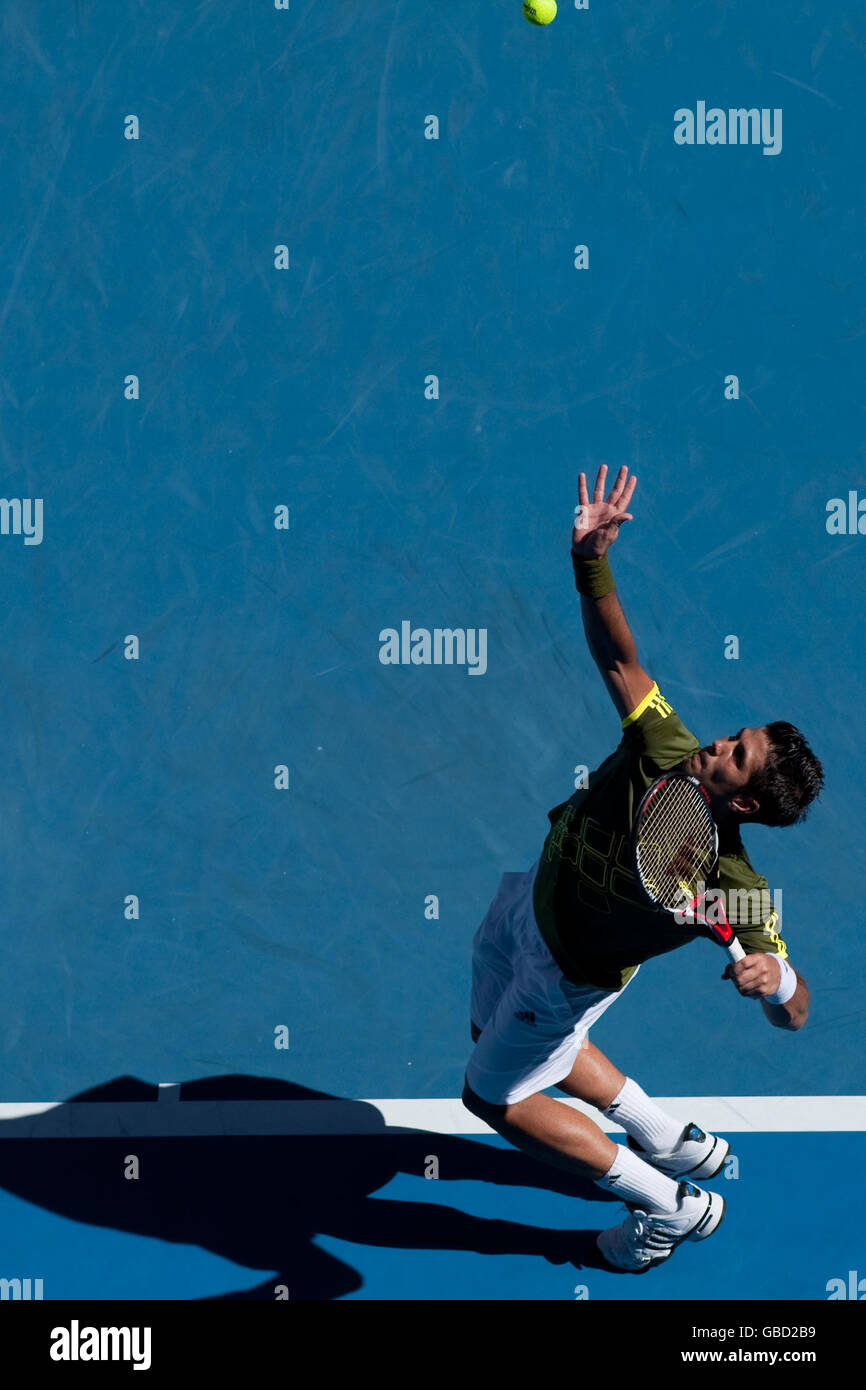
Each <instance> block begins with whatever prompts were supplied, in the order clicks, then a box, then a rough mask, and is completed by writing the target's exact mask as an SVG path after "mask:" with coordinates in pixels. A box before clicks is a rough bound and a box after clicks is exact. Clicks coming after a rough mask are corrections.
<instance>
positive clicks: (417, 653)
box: [379, 619, 487, 676]
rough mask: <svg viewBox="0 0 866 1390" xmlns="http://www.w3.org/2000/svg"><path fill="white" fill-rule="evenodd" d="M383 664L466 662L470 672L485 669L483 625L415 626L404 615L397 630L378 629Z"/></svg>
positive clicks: (389, 628)
mask: <svg viewBox="0 0 866 1390" xmlns="http://www.w3.org/2000/svg"><path fill="white" fill-rule="evenodd" d="M379 660H380V661H381V663H382V665H383V666H466V667H468V670H469V675H470V676H483V675H484V673H485V671H486V670H487V628H486V627H477V628H476V627H466V628H464V627H434V628H432V629H431V628H427V627H414V628H413V626H412V624H411V623H410V622H409V621H408V619H404V620H403V622H402V623H401V624H400V631H399V632H398V631H397V629H396V628H395V627H384V628H383V629H382V631H381V632H380V633H379Z"/></svg>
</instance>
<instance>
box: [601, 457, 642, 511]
mask: <svg viewBox="0 0 866 1390" xmlns="http://www.w3.org/2000/svg"><path fill="white" fill-rule="evenodd" d="M636 487H637V478H636V477H635V476H634V475H633V474H632V476H631V477H629V475H628V464H625V463H624V464H623V465H622V468H621V469H620V470H619V472H618V473H617V475H616V482H615V483H614V485H613V487H612V488H611V490H610V496H609V497H608V499H607V500H608V502H610V504H611V506H614V507H623V508H625V507H627V506H628V504H629V502H630V501H631V499H632V496H633V494H634V490H635V488H636Z"/></svg>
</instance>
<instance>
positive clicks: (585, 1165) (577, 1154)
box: [463, 1081, 618, 1179]
mask: <svg viewBox="0 0 866 1390" xmlns="http://www.w3.org/2000/svg"><path fill="white" fill-rule="evenodd" d="M463 1104H464V1105H465V1106H466V1108H467V1110H470V1111H471V1112H472V1114H473V1115H477V1116H478V1118H479V1119H482V1120H484V1122H485V1124H488V1125H490V1128H491V1129H495V1130H496V1133H497V1134H501V1135H502V1137H503V1139H507V1140H508V1142H509V1144H513V1145H514V1147H515V1148H516V1149H521V1150H522V1151H523V1152H524V1153H528V1154H531V1155H532V1156H533V1158H539V1159H541V1160H542V1162H544V1163H550V1164H552V1165H553V1166H554V1167H556V1168H563V1169H565V1171H566V1172H570V1173H574V1174H576V1175H579V1176H582V1177H590V1178H594V1179H598V1178H600V1177H602V1176H603V1175H604V1174H605V1173H606V1172H607V1171H608V1169H609V1168H610V1166H611V1164H612V1163H613V1161H614V1159H615V1158H616V1155H617V1147H618V1146H617V1145H616V1144H614V1143H613V1141H612V1140H611V1139H609V1138H608V1137H607V1135H606V1134H605V1133H604V1131H603V1130H602V1129H600V1128H599V1126H598V1125H597V1124H595V1123H594V1122H593V1121H592V1120H590V1119H589V1118H588V1116H586V1115H581V1114H580V1113H579V1112H578V1111H576V1110H571V1109H569V1107H568V1106H565V1105H562V1104H560V1102H559V1101H557V1100H552V1099H551V1098H550V1097H549V1096H543V1095H538V1094H536V1095H532V1096H527V1097H526V1098H525V1099H524V1100H521V1101H518V1102H517V1103H516V1104H512V1105H509V1104H495V1103H493V1102H490V1101H485V1100H484V1099H483V1098H482V1097H481V1096H479V1095H477V1094H476V1093H475V1091H473V1089H472V1087H471V1086H470V1085H469V1082H468V1081H467V1083H466V1086H465V1089H464V1091H463Z"/></svg>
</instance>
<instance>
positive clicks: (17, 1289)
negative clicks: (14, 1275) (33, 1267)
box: [0, 1279, 43, 1301]
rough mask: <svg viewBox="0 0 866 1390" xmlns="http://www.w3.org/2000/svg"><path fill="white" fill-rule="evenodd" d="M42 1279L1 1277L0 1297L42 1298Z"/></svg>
mask: <svg viewBox="0 0 866 1390" xmlns="http://www.w3.org/2000/svg"><path fill="white" fill-rule="evenodd" d="M42 1296H43V1295H42V1280H41V1279H0V1298H2V1299H7V1298H12V1299H17V1298H20V1299H22V1300H25V1301H26V1300H27V1299H32V1298H37V1299H38V1298H42Z"/></svg>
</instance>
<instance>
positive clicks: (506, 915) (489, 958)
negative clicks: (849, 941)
mask: <svg viewBox="0 0 866 1390" xmlns="http://www.w3.org/2000/svg"><path fill="white" fill-rule="evenodd" d="M606 474H607V469H606V466H602V467H601V468H600V469H599V472H598V477H597V478H596V482H595V488H594V492H593V498H592V501H590V499H589V495H588V491H587V484H586V477H585V476H584V474H582V473H581V475H580V480H579V500H580V507H579V509H578V521H577V524H576V526H575V529H574V531H573V533H572V559H573V563H574V571H575V578H576V583H577V589H578V592H579V594H580V604H581V610H582V615H583V624H584V630H585V633H586V638H587V642H588V643H589V649H590V652H591V653H592V656H593V658H594V659H595V662H596V665H597V666H598V668H599V671H600V672H601V675H602V677H603V679H604V682H605V684H606V686H607V688H608V691H609V692H610V695H611V698H612V699H613V702H614V705H615V706H616V708H617V711H618V713H619V715H620V718H621V720H622V729H623V736H622V740H621V742H620V744H619V746H618V748H617V749H616V751H615V752H614V753H612V754H611V756H610V757H609V758H607V760H606V761H605V762H604V763H602V765H601V767H600V768H598V770H597V771H595V772H594V773H593V774H592V776H591V777H590V779H589V786H588V787H587V788H586V789H583V790H580V791H577V792H575V794H574V795H573V796H572V797H570V798H569V800H568V801H566V802H564V803H563V804H562V805H561V806H557V807H555V809H554V810H552V811H551V812H550V813H549V820H550V822H551V828H550V832H549V834H548V836H547V839H546V841H545V843H544V848H543V850H542V853H541V857H540V859H539V861H538V863H537V864H535V866H534V867H533V868H532V869H530V870H529V871H528V872H527V873H511V874H505V875H503V878H502V881H501V883H500V886H499V891H498V893H497V895H496V898H495V899H494V901H493V902H492V904H491V905H490V908H489V910H488V912H487V915H486V917H485V918H484V921H483V922H482V923H481V926H480V927H479V928H478V931H477V932H476V934H475V938H474V942H473V960H472V1003H471V1022H472V1038H473V1041H474V1042H475V1048H474V1051H473V1052H472V1055H471V1057H470V1060H469V1064H468V1067H467V1071H466V1087H465V1090H464V1093H463V1102H464V1104H465V1105H466V1106H467V1107H468V1109H469V1110H470V1111H472V1113H473V1114H475V1115H477V1116H479V1117H480V1118H481V1119H483V1120H484V1121H485V1122H486V1123H487V1124H489V1125H490V1126H491V1127H492V1128H493V1129H495V1130H496V1131H498V1133H499V1134H501V1135H503V1136H504V1137H505V1138H506V1139H508V1140H509V1141H510V1142H511V1143H512V1144H514V1145H516V1147H518V1148H520V1149H523V1150H525V1151H526V1152H528V1153H531V1154H534V1155H535V1156H536V1157H538V1158H541V1159H544V1160H545V1161H547V1162H549V1163H552V1164H555V1165H556V1166H558V1167H561V1168H565V1169H567V1170H569V1171H572V1172H576V1173H581V1174H583V1175H587V1174H589V1175H591V1176H592V1177H593V1178H594V1179H595V1181H596V1182H598V1184H599V1185H600V1186H601V1187H603V1188H606V1189H608V1190H609V1191H611V1192H615V1193H617V1194H619V1195H620V1196H621V1197H622V1198H623V1200H624V1202H625V1204H626V1206H627V1208H628V1210H629V1215H628V1216H627V1218H626V1219H625V1221H623V1223H622V1224H621V1225H619V1226H615V1227H613V1228H611V1229H610V1230H607V1231H603V1232H602V1233H601V1234H600V1235H599V1237H598V1246H599V1250H600V1251H601V1254H602V1256H603V1258H604V1260H605V1261H606V1263H607V1264H608V1265H609V1266H611V1267H612V1268H615V1269H618V1270H627V1271H630V1272H633V1273H642V1272H644V1271H646V1270H648V1269H650V1268H652V1266H653V1265H656V1264H659V1263H660V1262H661V1261H663V1260H665V1259H667V1258H668V1257H669V1256H670V1255H671V1253H672V1252H673V1250H674V1249H675V1247H676V1246H677V1245H679V1244H680V1243H681V1242H682V1241H684V1240H703V1239H705V1238H706V1237H708V1236H710V1235H712V1233H713V1231H715V1230H716V1229H717V1227H718V1225H719V1223H720V1221H721V1220H722V1217H723V1215H724V1210H725V1202H724V1199H723V1198H722V1197H721V1196H719V1195H718V1194H717V1193H714V1192H709V1191H706V1190H705V1189H704V1188H703V1187H702V1186H701V1185H700V1184H702V1183H704V1182H705V1181H708V1180H709V1179H711V1178H713V1177H715V1176H716V1175H717V1174H718V1173H719V1171H720V1170H721V1168H722V1167H723V1165H724V1162H725V1159H726V1157H727V1155H728V1153H729V1150H730V1146H729V1144H728V1143H727V1142H726V1141H725V1140H724V1139H722V1138H720V1137H718V1136H716V1135H713V1134H708V1133H706V1132H705V1131H704V1130H702V1129H701V1128H699V1126H698V1125H697V1124H696V1123H689V1124H687V1125H685V1127H684V1126H683V1124H682V1121H681V1120H677V1119H674V1117H673V1116H671V1115H669V1114H667V1113H666V1112H665V1111H664V1110H662V1109H660V1107H659V1106H658V1105H656V1104H655V1103H654V1102H653V1101H652V1100H650V1098H649V1097H648V1096H647V1095H646V1094H645V1093H644V1091H643V1090H642V1089H641V1087H640V1086H639V1085H638V1084H637V1082H636V1081H634V1080H633V1079H632V1078H631V1077H628V1076H626V1075H625V1074H624V1073H623V1072H621V1071H619V1070H618V1069H617V1067H615V1066H614V1064H613V1063H612V1062H611V1061H609V1060H608V1058H607V1057H605V1056H604V1054H603V1053H602V1052H600V1051H599V1049H598V1048H597V1047H595V1045H594V1044H593V1043H591V1042H590V1041H589V1038H588V1034H589V1031H590V1029H591V1027H592V1025H593V1024H594V1023H595V1022H596V1021H597V1020H598V1019H599V1018H601V1016H602V1014H603V1013H604V1012H605V1010H606V1009H608V1008H609V1007H610V1005H611V1004H613V1003H614V1001H615V1000H617V999H619V997H620V996H621V994H622V992H623V990H624V989H626V988H627V986H628V985H629V984H630V983H631V981H632V980H633V979H634V977H635V976H636V975H637V973H638V970H639V968H640V965H641V963H642V962H643V961H645V960H648V959H649V958H650V957H652V956H659V955H663V954H665V953H666V952H668V951H672V950H674V949H676V948H677V947H678V946H683V945H685V944H686V943H687V942H689V941H691V940H693V939H694V938H695V936H696V935H697V934H698V933H697V930H696V929H695V928H694V927H692V928H690V927H689V926H687V925H684V926H679V925H678V924H677V923H676V922H674V921H673V920H672V919H669V920H667V919H661V920H660V919H659V915H658V913H654V912H653V910H652V909H651V908H649V907H648V906H647V905H646V903H645V901H644V899H643V898H642V896H641V894H640V891H639V889H638V886H637V882H636V879H635V876H634V873H633V871H632V867H631V851H630V835H631V825H632V818H633V814H634V811H635V810H636V809H637V806H638V804H639V802H640V798H641V796H642V794H643V792H644V791H645V790H646V788H647V787H648V786H649V785H650V783H651V782H652V781H654V780H655V778H656V777H657V776H659V774H660V773H661V772H663V771H669V770H671V769H673V768H676V769H679V770H682V771H685V772H687V773H690V774H691V775H692V776H694V777H696V778H697V779H698V780H699V781H700V782H701V784H702V785H703V787H704V788H705V789H706V791H707V793H708V794H709V797H710V802H711V806H712V810H713V814H714V816H715V818H716V821H717V823H718V825H719V883H720V887H721V890H722V893H723V894H724V901H725V905H726V907H727V913H728V919H729V921H730V923H731V926H732V927H733V929H734V932H735V934H736V936H737V938H738V940H739V941H740V943H741V945H742V946H743V949H744V950H745V952H746V956H745V958H744V959H743V960H740V961H737V963H736V964H729V965H728V966H727V969H726V970H725V972H724V976H725V977H726V978H727V979H730V980H731V981H732V982H733V984H734V986H735V988H736V989H737V991H738V992H739V993H740V995H742V996H743V998H745V999H749V1000H759V1001H760V1004H761V1008H762V1009H763V1011H764V1014H765V1016H766V1018H767V1020H768V1022H769V1023H771V1024H772V1025H773V1026H774V1027H776V1028H785V1029H789V1030H795V1029H798V1028H801V1027H802V1025H803V1023H804V1022H805V1020H806V1015H807V1012H808V1007H809V992H808V990H807V988H806V982H805V980H804V979H803V977H802V976H801V975H800V974H799V973H798V972H797V971H796V970H794V969H793V968H792V966H791V965H790V963H789V961H788V952H787V948H786V946H785V943H784V941H783V940H782V939H781V937H780V936H779V934H778V927H779V920H778V917H777V915H776V913H775V912H773V911H772V904H771V902H770V894H769V890H768V885H767V880H766V879H765V878H762V877H761V876H760V875H758V874H757V873H756V872H755V870H754V869H753V867H752V865H751V863H750V862H749V858H748V855H747V854H746V851H745V849H744V847H743V843H742V840H741V838H740V828H741V826H743V825H744V824H748V823H749V822H750V821H758V822H760V823H761V824H764V825H792V824H793V823H794V822H795V821H799V820H802V819H803V816H804V815H805V812H806V808H807V807H808V805H809V803H810V802H811V801H813V800H814V798H815V797H816V796H817V795H818V792H819V791H820V789H821V786H822V783H823V772H822V769H821V765H820V763H819V762H818V760H817V758H816V757H815V755H814V754H813V753H812V751H811V749H810V748H809V746H808V744H807V743H806V741H805V739H804V738H803V736H802V734H801V733H800V732H799V731H798V730H797V729H796V728H794V727H793V725H791V724H788V723H784V722H777V723H772V724H767V725H763V726H759V727H756V728H746V729H740V730H739V732H738V733H735V734H729V735H726V736H725V737H723V738H716V739H714V740H713V741H712V742H711V743H708V744H705V745H704V746H703V747H702V746H701V745H700V744H699V743H698V740H697V739H696V738H695V737H694V735H693V734H691V733H690V732H689V730H688V729H687V728H686V727H685V725H684V724H683V723H682V721H681V720H680V719H679V717H678V716H677V714H676V713H675V711H674V710H673V708H672V707H671V705H670V704H669V703H668V701H667V700H666V699H665V698H664V696H663V694H662V693H661V691H660V690H659V688H658V686H657V685H656V683H655V681H653V680H652V678H651V677H650V676H648V675H647V673H646V671H644V670H643V668H642V667H641V665H640V664H639V662H638V658H637V650H636V648H635V643H634V639H633V638H632V635H631V632H630V631H629V628H628V624H627V623H626V620H625V617H624V615H623V611H622V608H621V607H620V602H619V599H618V597H617V594H616V590H615V586H614V580H613V576H612V574H611V570H610V565H609V561H608V558H607V551H608V549H609V547H610V546H611V545H612V543H613V542H614V540H615V539H616V537H617V534H618V531H619V527H620V525H621V524H622V523H623V522H626V521H631V520H633V517H632V514H631V513H630V512H629V510H628V507H629V504H630V502H631V498H632V494H633V492H634V489H635V486H636V482H637V479H636V478H635V477H633V476H629V472H628V469H627V468H626V467H622V468H621V469H620V470H619V474H618V476H617V478H616V481H615V482H614V485H613V487H612V488H611V490H610V493H609V495H608V496H607V498H605V495H604V492H605V480H606ZM735 890H736V891H735ZM551 1086H556V1087H558V1089H559V1090H561V1091H564V1092H565V1094H566V1095H569V1096H575V1097H577V1098H578V1099H579V1100H582V1101H587V1102H589V1103H590V1104H591V1105H593V1106H595V1107H596V1108H597V1109H598V1110H600V1111H601V1112H602V1113H603V1114H604V1115H605V1116H607V1118H608V1119H611V1120H614V1121H615V1122H616V1123H617V1124H619V1125H621V1126H622V1128H623V1129H624V1130H625V1131H626V1134H627V1136H628V1138H627V1144H626V1145H618V1144H615V1143H614V1142H613V1140H612V1139H610V1138H609V1137H608V1136H607V1135H606V1134H605V1133H604V1131H603V1130H601V1129H600V1128H599V1126H598V1125H596V1124H595V1123H594V1122H593V1121H592V1120H590V1119H589V1118H588V1117H586V1116H584V1115H582V1114H580V1113H577V1112H576V1111H575V1110H574V1109H572V1108H571V1107H569V1106H566V1105H563V1104H562V1103H561V1102H560V1101H557V1100H554V1099H552V1098H551V1097H549V1096H545V1095H543V1094H542V1092H543V1091H544V1090H545V1089H546V1088H548V1087H551Z"/></svg>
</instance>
